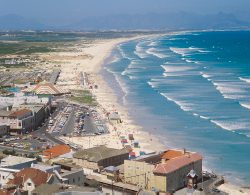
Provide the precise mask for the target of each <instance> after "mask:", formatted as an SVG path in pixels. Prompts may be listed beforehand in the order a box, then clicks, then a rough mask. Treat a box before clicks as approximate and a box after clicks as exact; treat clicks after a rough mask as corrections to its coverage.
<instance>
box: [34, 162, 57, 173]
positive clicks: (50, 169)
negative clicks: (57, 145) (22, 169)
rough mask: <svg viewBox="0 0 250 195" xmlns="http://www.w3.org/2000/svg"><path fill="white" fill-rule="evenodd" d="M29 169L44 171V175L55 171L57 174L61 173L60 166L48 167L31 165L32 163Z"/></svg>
mask: <svg viewBox="0 0 250 195" xmlns="http://www.w3.org/2000/svg"><path fill="white" fill-rule="evenodd" d="M30 167H31V168H34V169H39V170H41V171H44V172H46V173H54V172H55V171H57V172H58V173H60V172H61V166H59V165H53V166H50V165H46V164H33V163H32V164H31V166H30Z"/></svg>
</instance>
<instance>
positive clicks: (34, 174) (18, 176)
mask: <svg viewBox="0 0 250 195" xmlns="http://www.w3.org/2000/svg"><path fill="white" fill-rule="evenodd" d="M13 176H14V178H13V179H12V180H10V181H9V182H8V184H9V185H15V186H16V188H20V189H22V190H24V191H28V194H31V192H32V191H33V190H34V189H35V188H36V187H37V186H40V185H42V184H54V183H58V180H56V176H55V175H53V174H50V173H46V172H43V171H41V170H38V169H33V168H25V169H22V170H21V171H20V172H18V173H15V174H13Z"/></svg>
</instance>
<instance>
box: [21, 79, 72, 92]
mask: <svg viewBox="0 0 250 195" xmlns="http://www.w3.org/2000/svg"><path fill="white" fill-rule="evenodd" d="M22 91H23V92H24V93H31V92H32V93H35V94H37V95H63V94H69V93H70V92H69V91H68V90H66V89H64V88H62V86H59V85H54V84H53V83H50V82H47V81H42V82H40V83H38V84H37V85H32V86H30V87H29V88H27V89H24V90H22Z"/></svg>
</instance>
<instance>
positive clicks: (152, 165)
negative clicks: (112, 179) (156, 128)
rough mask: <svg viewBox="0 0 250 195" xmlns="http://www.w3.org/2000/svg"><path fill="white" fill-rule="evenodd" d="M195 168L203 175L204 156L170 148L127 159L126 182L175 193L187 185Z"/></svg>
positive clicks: (125, 168)
mask: <svg viewBox="0 0 250 195" xmlns="http://www.w3.org/2000/svg"><path fill="white" fill-rule="evenodd" d="M191 170H194V171H195V172H196V173H197V176H198V178H197V179H198V180H200V179H201V177H202V156H201V155H200V154H199V153H194V152H187V151H185V150H168V151H165V152H163V153H161V154H158V155H157V154H154V155H152V156H146V157H145V158H138V159H135V160H131V161H128V160H125V162H124V178H125V182H126V183H130V184H134V185H139V186H141V187H142V188H143V189H148V190H154V191H158V192H168V193H173V192H175V191H176V190H179V189H181V188H183V187H186V186H187V179H188V178H187V175H188V173H189V172H190V171H191Z"/></svg>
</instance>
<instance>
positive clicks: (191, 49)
mask: <svg viewBox="0 0 250 195" xmlns="http://www.w3.org/2000/svg"><path fill="white" fill-rule="evenodd" d="M169 49H170V50H171V51H172V52H174V53H176V54H179V55H181V56H183V57H185V56H188V55H190V54H192V53H195V52H198V53H206V52H209V51H206V50H204V49H202V48H197V47H188V48H178V47H170V48H169Z"/></svg>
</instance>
